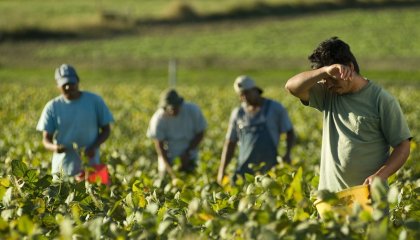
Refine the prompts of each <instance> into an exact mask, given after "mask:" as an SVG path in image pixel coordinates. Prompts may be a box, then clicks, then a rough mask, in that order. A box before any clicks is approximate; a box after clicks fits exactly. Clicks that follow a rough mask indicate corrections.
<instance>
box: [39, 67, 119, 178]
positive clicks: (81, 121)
mask: <svg viewBox="0 0 420 240" xmlns="http://www.w3.org/2000/svg"><path fill="white" fill-rule="evenodd" d="M55 80H56V84H57V87H58V89H59V91H60V93H61V95H60V96H58V97H56V98H54V99H52V100H50V101H49V102H48V103H47V104H46V106H45V107H44V110H43V111H42V114H41V117H40V119H39V121H38V125H37V127H36V128H37V130H38V131H41V132H42V137H43V138H42V142H43V144H44V146H45V148H46V149H48V150H50V151H52V152H53V157H52V171H51V172H52V174H53V176H54V178H55V179H56V178H57V176H62V175H68V176H75V175H78V174H80V173H81V172H82V160H81V158H85V159H87V160H88V164H89V165H97V164H99V163H100V160H99V159H100V156H99V147H100V145H101V144H102V143H104V142H105V141H106V140H107V139H108V137H109V135H110V132H111V127H110V124H111V123H112V122H113V121H114V119H113V116H112V114H111V112H110V110H109V109H108V107H107V106H106V104H105V102H104V100H103V99H102V98H101V97H100V96H98V95H96V94H94V93H91V92H88V91H81V90H80V89H79V82H80V79H79V76H78V74H77V72H76V70H75V69H74V68H73V67H72V66H71V65H68V64H62V65H61V66H59V67H58V68H57V69H55Z"/></svg>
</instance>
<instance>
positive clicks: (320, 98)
mask: <svg viewBox="0 0 420 240" xmlns="http://www.w3.org/2000/svg"><path fill="white" fill-rule="evenodd" d="M326 94H327V88H326V87H325V85H324V84H323V83H316V84H315V85H314V86H313V87H312V88H311V89H310V90H309V106H310V107H313V108H315V109H318V110H319V111H322V110H324V108H325V98H326Z"/></svg>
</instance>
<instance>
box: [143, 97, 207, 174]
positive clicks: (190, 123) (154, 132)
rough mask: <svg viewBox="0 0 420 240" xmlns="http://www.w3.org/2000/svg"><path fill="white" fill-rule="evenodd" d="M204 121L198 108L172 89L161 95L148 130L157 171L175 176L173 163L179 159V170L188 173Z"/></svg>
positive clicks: (193, 162) (195, 155)
mask: <svg viewBox="0 0 420 240" xmlns="http://www.w3.org/2000/svg"><path fill="white" fill-rule="evenodd" d="M206 128H207V122H206V119H205V118H204V116H203V114H202V112H201V110H200V108H199V107H198V106H197V105H196V104H193V103H190V102H185V101H184V99H183V98H182V97H181V96H180V95H179V94H178V92H177V91H176V90H175V89H167V90H165V91H164V92H162V94H161V96H160V101H159V106H158V109H157V111H156V112H155V113H154V114H153V116H152V119H151V120H150V123H149V127H148V129H147V136H148V137H149V138H151V139H152V140H153V142H154V145H155V149H156V153H157V155H158V170H159V172H160V174H161V176H163V175H164V173H165V172H168V174H169V175H170V176H171V177H172V178H175V173H174V170H173V163H174V161H175V159H177V158H178V159H179V160H180V164H181V166H180V171H183V172H191V171H193V170H194V169H195V168H196V166H197V164H198V146H199V144H200V142H201V141H202V139H203V137H204V132H205V130H206Z"/></svg>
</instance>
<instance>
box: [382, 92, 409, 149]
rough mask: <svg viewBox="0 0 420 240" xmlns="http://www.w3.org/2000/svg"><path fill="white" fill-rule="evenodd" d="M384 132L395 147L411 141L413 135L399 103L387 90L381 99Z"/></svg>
mask: <svg viewBox="0 0 420 240" xmlns="http://www.w3.org/2000/svg"><path fill="white" fill-rule="evenodd" d="M379 111H380V119H381V120H380V121H381V128H382V132H383V133H384V137H385V139H386V140H387V142H388V143H389V144H390V145H391V146H392V147H395V146H397V145H398V144H400V143H401V142H402V141H404V140H407V139H411V137H412V136H411V133H410V130H409V128H408V125H407V121H406V120H405V117H404V114H403V112H402V110H401V106H400V104H399V103H398V101H397V100H396V99H395V98H394V97H393V96H392V95H390V94H389V93H388V92H386V91H385V90H382V94H381V98H380V99H379Z"/></svg>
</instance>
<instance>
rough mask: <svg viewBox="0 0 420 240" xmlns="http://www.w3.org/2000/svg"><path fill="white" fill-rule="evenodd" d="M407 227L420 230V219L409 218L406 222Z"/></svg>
mask: <svg viewBox="0 0 420 240" xmlns="http://www.w3.org/2000/svg"><path fill="white" fill-rule="evenodd" d="M404 225H405V226H406V227H407V228H409V229H412V230H415V231H418V230H419V229H420V221H419V220H415V219H408V220H407V221H405V224H404Z"/></svg>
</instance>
